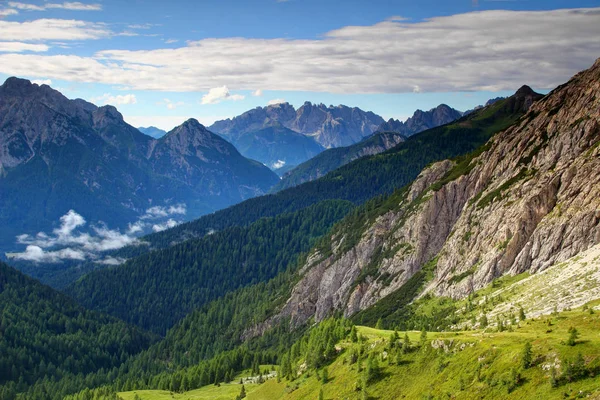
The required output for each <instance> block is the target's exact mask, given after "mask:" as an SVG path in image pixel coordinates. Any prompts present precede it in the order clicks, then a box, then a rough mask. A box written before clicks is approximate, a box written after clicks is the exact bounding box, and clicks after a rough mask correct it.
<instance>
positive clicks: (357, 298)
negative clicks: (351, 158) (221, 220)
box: [267, 60, 600, 326]
mask: <svg viewBox="0 0 600 400" xmlns="http://www.w3.org/2000/svg"><path fill="white" fill-rule="evenodd" d="M538 98H539V97H538V96H537V95H536V94H535V93H534V92H533V91H531V89H529V88H528V87H523V88H521V89H520V90H519V91H518V92H517V93H516V94H515V95H514V96H512V97H511V98H508V99H506V100H502V101H500V102H498V103H495V104H494V105H491V106H489V107H487V108H485V109H483V110H480V111H479V112H480V113H481V114H480V115H485V114H486V113H488V114H489V113H491V112H493V109H494V107H500V106H502V107H514V108H522V109H527V108H528V109H529V111H528V112H527V113H526V114H525V115H524V116H523V117H521V118H520V119H519V120H518V121H516V122H515V124H514V125H513V126H511V127H510V128H508V129H506V130H505V131H503V132H501V133H499V134H497V135H495V136H494V137H493V138H492V139H491V140H490V141H489V142H488V143H487V144H486V145H485V146H484V147H483V148H481V149H479V151H478V152H476V153H474V154H471V155H470V156H466V157H462V158H460V159H457V160H453V161H443V162H439V163H436V164H434V165H432V166H430V167H429V168H427V169H425V170H424V171H423V172H422V173H421V174H420V176H419V177H418V178H417V179H416V180H415V181H414V182H413V183H412V185H410V187H408V188H405V189H404V190H402V191H398V192H397V193H395V194H394V195H392V196H391V197H390V198H389V199H388V200H387V201H385V202H383V203H381V204H379V205H377V206H374V207H371V208H369V207H366V208H365V209H364V214H365V215H363V216H362V218H359V217H355V220H354V221H351V220H348V221H346V222H345V223H342V224H341V225H339V227H338V229H337V230H336V231H335V233H334V234H333V235H332V237H331V238H330V241H329V243H327V244H326V245H321V246H319V247H318V248H317V249H315V250H314V251H313V252H312V254H311V256H310V257H309V258H308V261H307V263H306V265H305V266H304V267H303V268H302V269H301V271H300V274H301V279H300V280H299V281H298V283H297V284H296V285H295V286H294V288H293V290H292V293H291V296H290V298H289V299H288V301H287V303H286V304H285V305H284V306H283V308H282V309H281V310H280V312H279V314H278V315H277V316H276V317H275V318H274V319H273V320H272V321H274V320H277V319H280V318H287V317H289V318H290V319H291V322H292V325H293V326H297V325H300V324H303V323H305V322H306V321H308V320H309V319H310V318H313V317H314V319H315V320H316V321H320V320H322V319H323V318H325V317H326V316H328V315H330V314H331V313H332V312H333V311H335V310H340V311H342V312H343V314H344V315H346V316H351V315H353V314H355V313H357V312H358V311H360V310H363V309H366V308H368V307H370V306H373V305H374V304H375V303H377V302H378V301H379V300H380V299H382V298H383V297H385V296H387V295H389V294H391V293H393V292H395V291H397V290H398V289H400V288H401V287H402V286H403V285H404V284H405V283H407V281H409V279H410V278H411V277H413V276H414V275H415V274H416V273H417V272H419V271H421V270H422V269H423V268H424V266H427V267H428V268H427V269H428V270H431V271H432V273H431V275H432V276H431V277H430V279H429V280H428V282H427V284H426V285H425V287H424V288H423V290H422V293H434V294H436V295H444V296H452V297H455V298H461V297H464V296H466V295H468V294H469V293H471V292H472V291H474V290H477V289H479V288H482V287H484V286H486V285H488V284H489V283H490V282H491V281H492V280H494V279H495V278H497V277H499V276H502V275H504V274H516V273H520V272H523V271H529V272H531V273H537V272H540V271H543V270H544V269H546V268H548V267H549V266H551V265H553V264H555V263H557V262H560V261H564V260H567V259H569V258H570V257H572V256H574V255H576V254H578V253H580V252H583V251H585V250H587V249H589V248H591V247H592V246H594V245H595V244H597V243H600V146H599V143H600V60H598V61H597V62H596V63H595V64H594V66H593V67H592V68H591V69H589V70H587V71H584V72H581V73H579V74H578V75H576V76H575V77H574V78H572V79H571V80H570V81H569V82H568V83H567V84H565V85H562V86H560V87H558V88H557V89H555V90H554V91H553V92H551V93H550V94H548V95H547V96H545V97H544V98H543V99H541V100H539V101H537V102H536V100H537V99H538ZM267 325H269V321H267Z"/></svg>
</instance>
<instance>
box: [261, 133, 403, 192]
mask: <svg viewBox="0 0 600 400" xmlns="http://www.w3.org/2000/svg"><path fill="white" fill-rule="evenodd" d="M404 140H405V137H404V136H402V135H401V134H399V133H395V132H380V133H377V134H375V135H373V136H371V137H368V138H366V139H364V140H363V141H361V142H359V143H356V144H354V145H352V146H348V147H338V148H335V149H328V150H326V151H324V152H323V153H321V154H319V155H318V156H316V157H313V158H311V159H310V160H308V161H306V162H305V163H303V164H300V165H299V166H297V167H296V168H294V169H292V170H291V171H288V172H287V173H285V174H284V175H283V177H282V179H281V181H280V182H279V183H278V184H277V185H275V186H274V187H273V189H272V191H273V192H275V191H279V190H283V189H287V188H290V187H293V186H297V185H300V184H302V183H304V182H308V181H312V180H315V179H318V178H320V177H322V176H324V175H326V174H327V173H328V172H330V171H333V170H335V169H337V168H339V167H341V166H343V165H346V164H348V163H350V162H352V161H354V160H356V159H358V158H360V157H365V156H372V155H375V154H379V153H383V152H384V151H386V150H389V149H391V148H392V147H394V146H396V145H397V144H399V143H402V142H403V141H404Z"/></svg>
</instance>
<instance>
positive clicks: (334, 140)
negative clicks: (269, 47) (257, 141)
mask: <svg viewBox="0 0 600 400" xmlns="http://www.w3.org/2000/svg"><path fill="white" fill-rule="evenodd" d="M383 122H384V120H383V118H381V117H380V116H379V115H377V114H375V113H373V112H370V111H363V110H361V109H360V108H357V107H352V108H351V107H347V106H344V105H339V106H329V107H327V106H325V105H324V104H313V103H311V102H308V101H307V102H305V103H304V104H303V105H302V106H301V107H300V108H298V109H297V110H296V109H295V108H294V106H292V105H291V104H289V103H279V104H274V105H268V106H266V107H257V108H255V109H253V110H249V111H247V112H245V113H243V114H242V115H240V116H237V117H234V118H232V119H226V120H221V121H217V122H215V123H214V124H213V125H211V126H210V127H209V129H210V130H211V131H213V132H215V133H218V134H220V135H222V136H223V137H225V138H227V139H228V140H230V141H231V142H232V143H235V142H236V140H237V139H238V137H239V136H240V135H241V134H243V133H247V132H252V131H257V130H260V129H263V128H266V127H269V126H272V125H274V124H280V125H281V126H283V127H285V128H288V129H291V130H292V131H295V132H298V133H301V134H303V135H306V136H310V137H312V138H313V139H314V140H315V141H316V142H317V143H319V144H320V145H321V146H323V147H325V148H331V147H340V146H349V145H352V144H354V143H358V142H360V141H361V140H362V139H363V138H365V137H367V136H370V135H372V134H373V133H374V132H375V130H376V129H377V127H378V126H379V125H381V124H382V123H383Z"/></svg>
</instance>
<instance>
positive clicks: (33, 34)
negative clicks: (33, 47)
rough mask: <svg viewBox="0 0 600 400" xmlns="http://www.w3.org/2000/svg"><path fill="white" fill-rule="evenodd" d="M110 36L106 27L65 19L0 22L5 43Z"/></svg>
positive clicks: (99, 24)
mask: <svg viewBox="0 0 600 400" xmlns="http://www.w3.org/2000/svg"><path fill="white" fill-rule="evenodd" d="M111 34H112V32H111V31H110V29H108V28H107V27H106V25H104V24H101V23H92V22H86V21H77V20H66V19H36V20H34V21H26V22H14V21H1V20H0V37H1V38H2V39H3V40H5V41H20V42H29V41H43V40H89V39H101V38H105V37H108V36H110V35H111ZM56 57H64V56H60V55H59V56H56Z"/></svg>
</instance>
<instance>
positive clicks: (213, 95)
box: [201, 86, 244, 104]
mask: <svg viewBox="0 0 600 400" xmlns="http://www.w3.org/2000/svg"><path fill="white" fill-rule="evenodd" d="M224 100H232V101H238V100H244V96H242V95H240V94H231V93H229V89H228V88H227V86H220V87H216V88H212V89H210V90H209V91H208V93H207V94H205V95H204V96H202V101H201V103H202V104H217V103H220V102H222V101H224Z"/></svg>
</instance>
